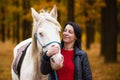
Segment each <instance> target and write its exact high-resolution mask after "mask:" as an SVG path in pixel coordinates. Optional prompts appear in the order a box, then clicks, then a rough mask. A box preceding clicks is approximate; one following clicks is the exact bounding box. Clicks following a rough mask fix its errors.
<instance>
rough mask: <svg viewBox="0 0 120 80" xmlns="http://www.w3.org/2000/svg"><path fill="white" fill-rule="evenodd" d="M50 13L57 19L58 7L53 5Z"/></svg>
mask: <svg viewBox="0 0 120 80" xmlns="http://www.w3.org/2000/svg"><path fill="white" fill-rule="evenodd" d="M50 15H51V16H52V17H53V18H55V19H57V16H58V15H57V7H56V5H54V7H53V9H52V10H51V11H50Z"/></svg>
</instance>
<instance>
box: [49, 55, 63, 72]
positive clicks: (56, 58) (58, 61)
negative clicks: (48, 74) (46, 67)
mask: <svg viewBox="0 0 120 80" xmlns="http://www.w3.org/2000/svg"><path fill="white" fill-rule="evenodd" d="M63 61H64V57H63V55H61V53H57V54H56V55H53V56H52V57H51V58H50V63H51V67H52V69H53V70H58V69H60V68H61V67H62V66H63Z"/></svg>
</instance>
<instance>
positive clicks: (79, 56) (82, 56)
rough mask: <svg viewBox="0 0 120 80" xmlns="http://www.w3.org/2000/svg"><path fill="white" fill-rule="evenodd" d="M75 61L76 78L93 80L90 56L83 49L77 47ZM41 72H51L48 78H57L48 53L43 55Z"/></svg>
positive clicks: (77, 79)
mask: <svg viewBox="0 0 120 80" xmlns="http://www.w3.org/2000/svg"><path fill="white" fill-rule="evenodd" d="M73 61H74V64H75V74H74V76H75V78H74V80H92V73H91V69H90V64H89V61H88V57H87V54H86V53H85V52H84V51H83V50H80V49H79V48H75V54H74V60H73ZM41 72H42V74H44V75H46V74H49V73H50V75H49V79H48V80H55V74H54V71H53V70H52V69H51V66H50V60H49V57H47V56H46V55H43V57H42V62H41Z"/></svg>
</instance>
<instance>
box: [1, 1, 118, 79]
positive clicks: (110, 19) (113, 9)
mask: <svg viewBox="0 0 120 80" xmlns="http://www.w3.org/2000/svg"><path fill="white" fill-rule="evenodd" d="M53 5H56V6H57V9H58V21H59V22H60V24H61V26H62V27H64V25H65V23H66V22H67V21H74V22H76V23H77V24H79V26H80V27H81V28H82V48H83V50H85V51H86V52H87V54H88V58H89V61H90V65H91V68H92V74H93V80H120V0H0V80H12V79H11V63H12V59H13V49H14V47H15V46H16V45H17V44H18V43H19V42H21V41H22V40H25V39H27V38H29V37H31V33H32V22H33V20H32V16H31V7H33V8H34V9H35V10H36V11H38V12H39V11H40V10H41V9H43V8H44V9H46V10H48V11H50V10H51V9H52V8H53Z"/></svg>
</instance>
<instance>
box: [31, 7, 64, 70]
mask: <svg viewBox="0 0 120 80" xmlns="http://www.w3.org/2000/svg"><path fill="white" fill-rule="evenodd" d="M31 10H32V17H33V21H34V23H33V26H34V27H33V33H32V38H33V41H35V44H36V46H37V47H36V48H37V49H38V51H39V52H41V53H44V52H45V51H47V50H48V49H49V47H50V46H51V45H53V44H54V45H56V46H59V49H60V34H59V33H60V28H61V26H60V24H59V23H58V21H57V10H56V6H54V8H53V9H52V10H51V11H50V13H48V12H47V11H45V10H42V11H41V12H40V13H37V12H36V11H35V10H34V9H33V8H31ZM60 52H61V49H60V50H59V53H60ZM52 60H53V61H52ZM51 63H52V68H53V69H58V68H60V67H62V64H63V56H62V55H61V54H57V55H55V56H53V57H52V59H51ZM56 64H57V65H59V66H56V67H55V65H56Z"/></svg>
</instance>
